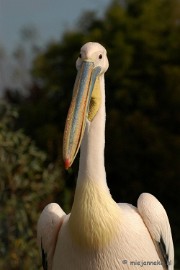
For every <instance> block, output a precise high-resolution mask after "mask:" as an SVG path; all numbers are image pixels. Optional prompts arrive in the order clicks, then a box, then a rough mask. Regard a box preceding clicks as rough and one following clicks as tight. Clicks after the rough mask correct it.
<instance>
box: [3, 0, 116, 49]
mask: <svg viewBox="0 0 180 270" xmlns="http://www.w3.org/2000/svg"><path fill="white" fill-rule="evenodd" d="M110 2H111V0H74V1H73V0H0V46H3V47H4V49H5V50H6V51H12V50H13V49H14V48H16V47H17V45H18V44H19V41H20V30H21V29H22V28H23V27H24V26H29V25H31V26H34V27H36V28H37V30H38V34H39V42H40V43H41V44H45V43H47V42H48V41H49V40H51V39H59V37H60V36H61V34H62V33H63V32H64V31H65V30H66V29H68V28H72V27H73V25H74V23H76V22H77V20H78V18H79V17H80V16H81V14H82V13H83V11H86V10H95V11H97V13H98V14H102V12H103V11H104V9H105V7H106V6H107V5H108V4H109V3H110Z"/></svg>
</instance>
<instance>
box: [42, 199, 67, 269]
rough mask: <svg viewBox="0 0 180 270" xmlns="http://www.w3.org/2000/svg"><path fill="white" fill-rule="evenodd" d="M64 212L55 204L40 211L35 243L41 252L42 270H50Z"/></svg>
mask: <svg viewBox="0 0 180 270" xmlns="http://www.w3.org/2000/svg"><path fill="white" fill-rule="evenodd" d="M64 216H65V213H64V211H63V210H62V209H61V208H60V206H59V205H58V204H56V203H51V204H48V205H47V206H46V207H45V208H44V210H43V211H42V213H41V215H40V217H39V220H38V225H37V241H38V246H39V249H40V250H41V256H42V265H43V269H44V270H51V269H52V262H53V256H54V251H55V247H56V241H57V237H58V233H59V230H60V228H61V225H62V223H63V217H64Z"/></svg>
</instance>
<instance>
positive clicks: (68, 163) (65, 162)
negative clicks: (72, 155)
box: [64, 158, 71, 170]
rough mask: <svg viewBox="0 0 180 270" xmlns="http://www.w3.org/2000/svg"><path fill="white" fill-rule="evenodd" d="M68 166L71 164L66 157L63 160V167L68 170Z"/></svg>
mask: <svg viewBox="0 0 180 270" xmlns="http://www.w3.org/2000/svg"><path fill="white" fill-rule="evenodd" d="M70 166H71V163H70V160H69V159H67V158H66V159H65V160H64V167H65V169H66V170H68V169H69V167H70Z"/></svg>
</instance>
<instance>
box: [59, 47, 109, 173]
mask: <svg viewBox="0 0 180 270" xmlns="http://www.w3.org/2000/svg"><path fill="white" fill-rule="evenodd" d="M108 66H109V63H108V59H107V54H106V49H105V48H104V47H103V46H102V45H100V44H99V43H96V42H88V43H86V44H85V45H83V46H82V48H81V50H80V54H79V57H78V59H77V61H76V68H77V71H78V72H77V76H76V80H75V84H74V89H73V96H72V101H71V105H70V108H69V112H68V116H67V120H66V125H65V131H64V141H63V159H64V163H65V168H66V169H68V168H69V167H70V166H71V165H72V163H73V161H74V159H75V157H76V155H77V152H78V150H79V147H80V145H81V141H82V138H83V134H84V130H85V126H86V120H87V119H88V120H89V121H90V122H92V121H93V119H94V117H95V116H96V114H97V112H98V110H99V108H100V105H101V89H100V77H101V76H102V75H103V74H104V73H105V72H106V70H107V69H108Z"/></svg>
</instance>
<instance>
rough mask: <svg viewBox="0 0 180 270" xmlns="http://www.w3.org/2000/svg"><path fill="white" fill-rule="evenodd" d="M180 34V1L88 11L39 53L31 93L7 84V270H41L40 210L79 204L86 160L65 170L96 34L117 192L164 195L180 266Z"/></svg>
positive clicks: (3, 155)
mask: <svg viewBox="0 0 180 270" xmlns="http://www.w3.org/2000/svg"><path fill="white" fill-rule="evenodd" d="M179 36H180V4H179V1H178V0H147V1H142V0H127V1H125V3H124V5H121V4H120V2H119V1H113V2H112V3H111V5H110V6H109V7H108V8H107V10H106V11H105V13H104V15H103V17H101V18H99V17H97V16H96V13H94V12H87V13H86V14H85V15H84V16H82V17H81V18H80V19H79V23H78V24H77V26H76V28H74V30H73V31H68V32H65V33H64V35H63V37H62V39H61V40H60V41H59V42H58V41H57V42H53V43H51V44H49V45H48V46H47V47H46V49H45V50H44V51H43V52H37V53H36V57H34V61H33V63H32V68H31V70H32V72H31V77H30V78H31V80H30V83H29V84H28V86H27V85H26V86H25V89H24V91H23V92H22V91H21V90H18V89H13V87H12V88H11V89H6V91H5V94H4V101H3V102H2V103H1V104H0V105H1V106H0V119H1V121H0V167H1V170H0V179H1V181H0V194H1V196H0V201H1V204H0V237H1V242H0V268H1V269H10V270H11V269H22V270H24V269H32V270H33V269H40V261H39V256H38V251H37V247H36V243H35V242H36V240H35V238H36V223H37V219H38V216H39V214H40V212H41V211H42V209H43V207H44V206H45V205H46V204H47V203H49V202H52V201H56V202H58V203H60V204H61V206H62V207H64V209H65V210H66V211H67V212H68V211H70V208H71V205H72V201H73V192H74V187H75V181H76V175H77V170H78V160H76V162H75V164H74V166H73V168H72V169H71V170H69V171H68V172H65V171H64V169H63V166H62V154H61V153H62V136H63V130H64V123H65V118H66V114H67V109H68V106H69V103H70V99H71V94H72V88H73V83H74V79H75V75H76V70H75V60H76V58H77V56H78V53H79V49H80V47H81V46H82V45H83V44H84V43H85V42H87V41H98V42H100V43H102V44H103V45H104V46H105V47H106V49H107V51H108V58H109V62H110V68H109V70H108V72H107V74H106V106H107V121H106V150H105V151H106V152H105V155H106V171H107V181H108V185H109V187H110V190H111V193H112V196H113V198H114V199H115V200H116V201H117V202H120V201H121V202H123V201H126V202H129V203H133V204H134V205H136V201H137V198H138V196H139V195H140V193H141V192H144V191H145V192H150V193H152V194H154V195H155V196H156V197H157V198H158V199H159V200H160V201H161V202H162V204H163V205H164V207H165V208H166V210H167V213H168V216H169V219H170V223H171V227H172V233H173V239H174V245H175V251H176V269H178V268H180V231H179V227H180V217H179V214H178V213H179V208H180V196H179V195H180V53H179V51H180V38H179ZM21 57H22V54H21ZM21 60H22V58H21ZM20 66H21V65H20ZM25 134H26V135H25ZM7 265H8V268H7Z"/></svg>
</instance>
